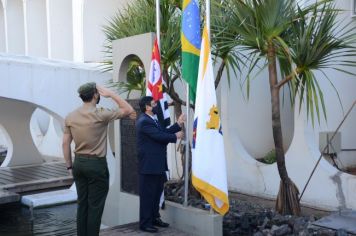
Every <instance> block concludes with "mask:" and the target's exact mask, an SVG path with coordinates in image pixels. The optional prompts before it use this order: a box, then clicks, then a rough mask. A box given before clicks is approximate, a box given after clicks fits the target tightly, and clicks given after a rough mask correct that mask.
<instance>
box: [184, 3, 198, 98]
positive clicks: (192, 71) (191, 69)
mask: <svg viewBox="0 0 356 236" xmlns="http://www.w3.org/2000/svg"><path fill="white" fill-rule="evenodd" d="M182 10H183V12H182V33H181V42H182V76H183V79H184V80H185V81H186V82H187V83H188V84H189V89H190V90H189V95H190V101H191V102H193V103H195V95H196V89H197V77H198V69H199V55H200V44H201V33H200V12H199V2H198V0H183V7H182Z"/></svg>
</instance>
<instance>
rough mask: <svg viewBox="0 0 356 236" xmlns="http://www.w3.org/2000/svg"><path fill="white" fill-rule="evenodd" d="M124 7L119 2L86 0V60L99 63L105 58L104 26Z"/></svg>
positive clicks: (112, 0) (84, 27) (114, 0)
mask: <svg viewBox="0 0 356 236" xmlns="http://www.w3.org/2000/svg"><path fill="white" fill-rule="evenodd" d="M121 6H122V1H117V0H102V1H97V0H86V1H85V2H84V20H83V22H84V25H83V30H84V38H85V40H84V41H83V43H84V60H85V61H86V62H98V61H99V60H100V59H101V58H103V55H104V54H103V50H104V48H103V45H104V41H105V35H104V33H103V26H104V25H105V24H107V22H108V20H109V19H110V18H111V17H112V16H114V15H115V13H116V12H117V11H118V9H119V8H120V7H121Z"/></svg>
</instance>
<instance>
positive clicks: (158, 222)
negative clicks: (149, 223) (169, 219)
mask: <svg viewBox="0 0 356 236" xmlns="http://www.w3.org/2000/svg"><path fill="white" fill-rule="evenodd" d="M153 225H154V226H158V227H163V228H167V227H168V226H169V224H168V223H166V222H163V221H162V220H161V219H160V218H157V219H155V220H153Z"/></svg>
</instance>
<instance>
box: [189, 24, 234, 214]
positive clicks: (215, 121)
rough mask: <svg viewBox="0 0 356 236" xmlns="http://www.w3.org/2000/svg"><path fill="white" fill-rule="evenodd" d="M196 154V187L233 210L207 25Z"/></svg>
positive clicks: (213, 202)
mask: <svg viewBox="0 0 356 236" xmlns="http://www.w3.org/2000/svg"><path fill="white" fill-rule="evenodd" d="M192 154H193V156H192V182H193V186H194V187H195V188H196V189H197V190H198V191H199V192H200V193H201V194H202V195H203V197H204V198H205V200H206V201H207V202H208V203H209V204H210V205H211V206H212V207H213V209H214V210H215V211H217V212H218V213H220V214H221V215H224V214H225V213H226V212H228V210H229V199H228V189H227V175H226V163H225V151H224V140H223V134H222V126H221V119H220V114H219V109H218V106H217V102H216V92H215V86H214V72H213V65H212V61H211V52H210V42H209V37H208V32H207V29H206V27H204V30H203V38H202V43H201V51H200V61H199V73H198V81H197V91H196V101H195V113H194V127H193V150H192Z"/></svg>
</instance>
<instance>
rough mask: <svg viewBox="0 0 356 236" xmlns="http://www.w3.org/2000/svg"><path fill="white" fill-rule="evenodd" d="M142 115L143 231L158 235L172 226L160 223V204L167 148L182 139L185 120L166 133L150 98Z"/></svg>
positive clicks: (143, 103) (144, 100)
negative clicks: (159, 231)
mask: <svg viewBox="0 0 356 236" xmlns="http://www.w3.org/2000/svg"><path fill="white" fill-rule="evenodd" d="M139 105H140V110H141V111H142V114H141V115H140V117H139V118H138V120H137V122H136V132H137V147H138V160H139V189H140V190H139V194H140V229H141V230H143V231H146V232H151V233H155V232H157V231H158V229H157V228H156V227H155V226H158V227H168V226H169V224H168V223H165V222H163V221H162V220H161V219H160V214H159V201H160V197H161V194H162V191H163V186H164V182H165V181H166V171H167V170H168V166H167V145H168V143H175V142H176V141H177V139H181V138H182V137H183V135H184V134H183V132H182V131H181V126H182V124H183V123H184V120H185V116H184V115H183V114H182V115H181V116H180V117H179V118H178V121H177V123H175V124H174V125H172V126H171V127H169V128H168V129H166V128H165V127H162V126H160V124H159V122H158V121H157V120H156V119H155V113H156V111H157V110H156V109H157V103H156V102H155V101H154V100H153V98H152V97H150V96H145V97H143V98H142V99H141V100H140V102H139Z"/></svg>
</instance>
